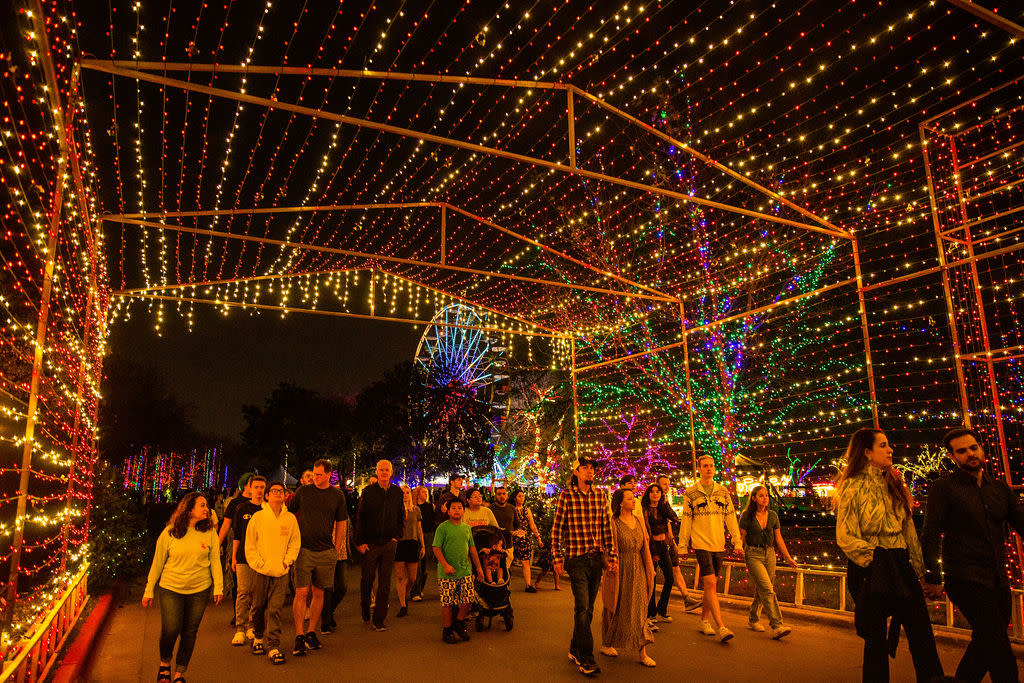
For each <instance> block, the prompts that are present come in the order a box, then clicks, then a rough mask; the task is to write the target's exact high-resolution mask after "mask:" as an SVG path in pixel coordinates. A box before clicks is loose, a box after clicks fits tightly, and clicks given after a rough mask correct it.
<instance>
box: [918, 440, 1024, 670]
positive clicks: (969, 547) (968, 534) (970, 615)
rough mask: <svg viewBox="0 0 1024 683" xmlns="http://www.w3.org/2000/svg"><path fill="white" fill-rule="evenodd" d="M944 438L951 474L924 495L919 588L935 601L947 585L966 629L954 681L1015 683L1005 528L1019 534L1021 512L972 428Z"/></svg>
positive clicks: (1023, 522) (1022, 527) (1022, 525)
mask: <svg viewBox="0 0 1024 683" xmlns="http://www.w3.org/2000/svg"><path fill="white" fill-rule="evenodd" d="M942 441H943V443H944V444H945V446H946V452H947V454H948V455H949V457H950V459H951V460H953V462H955V463H956V466H957V469H956V471H955V472H953V473H952V474H947V475H946V476H944V477H942V478H941V479H938V480H937V481H935V482H934V483H933V484H932V487H931V493H930V494H929V495H928V512H927V515H926V516H925V521H924V529H923V530H922V532H921V548H922V550H923V552H924V562H925V567H926V570H927V571H926V574H925V582H926V583H925V585H924V591H925V594H926V595H928V596H929V597H932V598H937V597H939V596H941V595H942V589H943V581H945V589H946V593H947V594H948V595H949V599H950V600H952V601H953V604H954V605H956V606H957V608H958V609H959V610H960V612H961V613H962V614H963V615H964V616H965V617H966V618H967V621H968V622H970V624H971V642H970V644H969V645H968V646H967V650H966V652H964V655H963V658H961V660H960V665H959V666H958V667H957V669H956V678H957V680H960V681H970V682H973V681H980V680H981V679H982V678H984V677H985V673H986V672H988V673H989V674H991V676H992V681H993V683H1002V682H1004V681H1017V660H1016V659H1015V658H1014V656H1013V651H1012V650H1011V649H1010V639H1009V638H1008V637H1007V634H1006V629H1007V626H1008V625H1009V623H1010V614H1011V607H1010V584H1009V577H1007V575H1006V540H1007V539H1006V533H1005V531H1004V528H1005V527H1004V523H1008V524H1010V526H1012V527H1013V528H1014V529H1015V530H1016V531H1017V533H1018V534H1021V535H1024V509H1022V508H1021V506H1020V504H1019V503H1018V502H1017V496H1016V495H1014V493H1013V492H1012V491H1011V490H1010V487H1009V486H1007V485H1006V484H1005V483H1004V482H1002V481H999V480H997V479H995V478H993V477H991V476H989V475H988V474H985V472H984V466H985V450H984V449H983V448H982V447H981V444H980V443H978V435H977V433H975V432H974V430H972V429H965V428H957V429H953V430H951V431H949V432H948V433H947V434H946V436H945V437H944V438H943V439H942ZM940 547H941V557H942V560H941V565H940V561H939V550H940Z"/></svg>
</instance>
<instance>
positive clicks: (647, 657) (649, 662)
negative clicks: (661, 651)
mask: <svg viewBox="0 0 1024 683" xmlns="http://www.w3.org/2000/svg"><path fill="white" fill-rule="evenodd" d="M639 662H640V664H641V665H642V666H648V667H654V666H657V665H658V663H657V662H655V661H654V660H653V659H651V657H650V655H644V658H643V659H641V660H639Z"/></svg>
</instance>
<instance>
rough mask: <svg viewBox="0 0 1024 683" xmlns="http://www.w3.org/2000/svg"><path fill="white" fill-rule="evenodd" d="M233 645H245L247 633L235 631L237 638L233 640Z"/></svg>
mask: <svg viewBox="0 0 1024 683" xmlns="http://www.w3.org/2000/svg"><path fill="white" fill-rule="evenodd" d="M231 644H232V645H245V633H243V632H242V631H235V637H234V638H232V639H231Z"/></svg>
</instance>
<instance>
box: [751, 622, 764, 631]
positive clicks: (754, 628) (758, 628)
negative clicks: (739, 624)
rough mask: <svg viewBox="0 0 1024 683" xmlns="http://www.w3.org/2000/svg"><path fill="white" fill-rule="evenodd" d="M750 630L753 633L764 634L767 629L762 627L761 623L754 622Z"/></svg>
mask: <svg viewBox="0 0 1024 683" xmlns="http://www.w3.org/2000/svg"><path fill="white" fill-rule="evenodd" d="M750 630H751V631H757V632H758V633H764V632H765V627H764V626H762V625H761V624H760V623H758V622H756V621H752V622H750Z"/></svg>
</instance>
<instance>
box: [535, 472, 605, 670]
mask: <svg viewBox="0 0 1024 683" xmlns="http://www.w3.org/2000/svg"><path fill="white" fill-rule="evenodd" d="M551 560H552V564H553V569H554V572H555V576H559V575H560V574H561V573H562V568H563V566H564V568H565V570H566V571H567V572H569V579H570V581H571V583H572V597H573V600H574V602H575V607H574V612H573V614H574V625H573V632H572V642H571V643H570V645H569V659H570V660H572V661H573V662H574V663H575V664H576V666H578V667H579V670H580V673H581V674H583V675H585V676H594V675H596V674H598V673H600V672H601V668H600V667H598V666H597V662H596V661H594V635H593V632H592V631H591V629H590V624H591V621H592V620H593V618H594V600H595V598H597V592H598V590H599V589H600V587H601V573H602V571H604V570H607V571H610V572H614V571H618V559H617V557H616V554H615V545H614V542H613V540H612V526H611V517H610V513H609V508H608V497H607V496H606V495H605V493H604V491H599V490H597V489H596V488H594V461H593V460H590V459H589V458H580V459H579V460H578V461H577V462H576V467H575V468H574V469H573V476H572V480H571V481H570V483H569V487H568V488H565V489H563V490H562V492H561V493H559V494H558V500H557V501H556V502H555V515H554V522H553V524H552V527H551Z"/></svg>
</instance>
